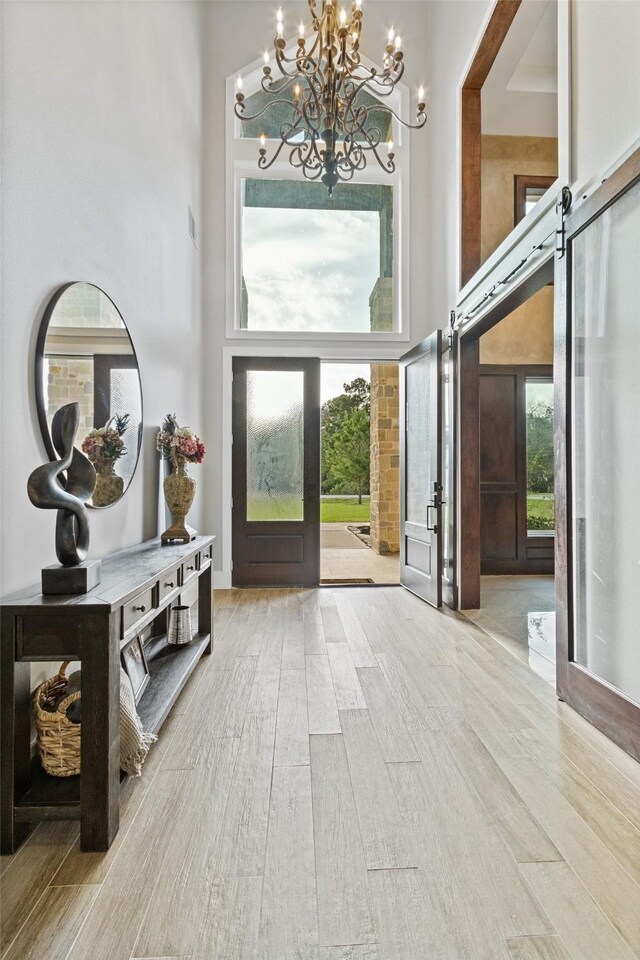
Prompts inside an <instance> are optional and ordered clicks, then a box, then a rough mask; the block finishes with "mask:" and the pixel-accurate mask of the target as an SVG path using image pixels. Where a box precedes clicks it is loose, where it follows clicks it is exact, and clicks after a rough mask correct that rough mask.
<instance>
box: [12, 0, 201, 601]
mask: <svg viewBox="0 0 640 960" xmlns="http://www.w3.org/2000/svg"><path fill="white" fill-rule="evenodd" d="M202 21H203V10H202V8H201V5H200V4H198V3H191V2H163V3H160V2H127V3H109V2H99V0H96V2H91V3H76V2H63V0H59V2H56V3H48V2H37V0H34V2H30V3H22V2H15V3H14V2H4V3H3V4H2V214H1V216H2V220H1V228H2V264H1V279H2V303H1V312H2V344H1V346H2V360H1V363H2V367H1V373H2V393H1V403H2V406H1V447H0V452H1V466H2V471H1V472H2V485H1V488H0V490H1V495H2V500H1V515H0V519H1V529H2V537H1V539H2V552H1V576H2V592H3V593H6V592H8V591H11V590H14V589H18V588H21V587H23V586H27V585H29V584H31V583H34V582H37V581H38V580H39V578H40V568H41V567H42V566H44V565H46V564H49V563H53V562H55V559H56V558H55V552H54V545H53V543H54V524H55V514H54V512H52V511H42V510H36V509H35V508H34V507H32V506H31V504H30V503H29V501H28V499H27V493H26V482H27V477H28V475H29V473H30V472H31V471H32V470H33V468H34V467H35V466H37V465H38V464H39V463H41V462H42V461H43V460H45V459H46V455H45V451H44V446H43V443H42V441H41V439H40V434H39V430H38V424H37V419H36V411H35V403H34V389H33V373H32V369H33V356H34V346H35V340H36V334H37V330H38V325H39V321H40V318H41V315H42V312H43V310H44V307H45V305H46V303H47V301H48V299H49V297H50V296H51V294H52V293H53V292H54V290H55V289H56V288H57V287H58V286H59V285H61V284H62V283H65V282H67V281H69V280H86V281H90V282H92V283H95V284H97V285H98V286H100V287H102V288H103V289H104V290H106V292H107V293H108V294H109V295H110V296H111V297H112V298H113V300H114V301H115V303H116V304H117V305H118V307H119V308H120V311H121V312H122V315H123V317H124V319H125V321H126V322H127V324H128V326H129V330H130V332H131V336H132V339H133V342H134V344H135V347H136V350H137V354H138V358H139V361H140V364H141V372H142V387H143V394H144V418H145V424H146V425H147V426H146V430H145V437H144V444H143V451H142V456H141V461H140V464H139V466H138V470H137V473H136V476H135V478H134V480H133V482H132V484H131V486H130V488H129V490H128V492H127V494H126V496H125V497H124V498H123V500H122V501H121V502H120V503H118V504H117V505H115V506H113V507H111V508H109V509H107V510H93V511H91V512H90V524H91V549H90V553H91V555H92V556H94V557H99V556H102V555H104V554H107V553H110V552H111V551H113V550H116V549H118V548H120V547H124V546H128V545H130V544H132V543H135V542H137V541H140V540H141V539H143V538H146V537H149V536H154V535H155V534H156V532H157V527H156V516H157V500H158V479H157V477H158V463H157V454H156V453H155V448H154V442H153V426H154V425H157V424H158V423H159V421H160V420H161V419H162V417H163V416H164V415H165V414H166V413H167V412H174V411H175V412H176V413H177V414H178V416H179V418H180V419H181V420H182V421H184V422H187V423H189V424H190V425H191V426H192V427H193V428H194V429H198V430H200V429H201V430H202V431H203V436H204V438H205V440H209V436H208V433H207V431H206V430H205V429H204V424H203V420H202V407H201V396H200V380H201V378H200V373H201V366H200V364H201V350H200V340H201V286H200V285H201V265H200V263H201V251H198V250H196V249H195V248H194V246H193V244H192V242H191V239H190V237H189V234H188V229H187V226H188V220H187V209H188V206H189V205H190V206H191V208H192V210H193V211H194V214H195V216H196V218H197V220H198V221H199V226H201V221H202V217H201V215H200V214H201V195H200V194H201V157H202V117H203V104H202ZM197 469H198V468H194V472H195V470H197ZM203 500H204V489H203V485H202V484H201V485H200V491H199V494H198V498H197V500H196V504H195V506H194V511H193V519H194V520H195V522H196V525H197V524H199V523H201V520H202V503H203Z"/></svg>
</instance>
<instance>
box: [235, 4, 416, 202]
mask: <svg viewBox="0 0 640 960" xmlns="http://www.w3.org/2000/svg"><path fill="white" fill-rule="evenodd" d="M307 2H308V4H309V10H310V11H311V21H312V27H313V37H312V39H311V41H310V42H309V48H308V49H307V41H306V38H305V27H304V24H303V23H301V24H300V28H299V35H298V44H297V49H296V50H295V53H293V54H292V55H291V56H288V55H287V53H286V49H285V48H286V42H285V39H284V21H283V16H282V10H278V13H277V18H276V37H275V41H274V47H275V62H276V67H277V69H278V71H279V73H280V75H279V76H277V77H274V76H273V74H272V71H271V66H270V62H269V61H270V58H269V54H268V53H265V55H264V66H263V68H262V80H261V88H262V90H263V91H264V93H265V94H267V95H268V96H269V98H270V99H269V102H268V103H267V104H266V106H264V107H262V109H260V110H259V111H258V112H257V113H255V114H254V115H253V116H249V115H248V114H247V113H246V103H245V95H244V93H243V90H242V78H241V77H238V80H237V83H236V103H235V107H234V112H235V115H236V117H238V119H240V120H245V121H253V120H257V119H258V118H260V117H262V116H263V115H264V114H265V113H267V112H268V111H269V110H271V109H272V108H273V107H276V105H278V104H280V105H284V106H285V107H287V108H289V109H288V110H287V116H288V119H285V120H284V121H283V122H282V123H281V124H280V130H279V137H280V143H279V144H278V146H277V148H276V150H275V152H274V154H273V156H272V157H271V159H268V158H267V148H266V136H265V135H264V134H262V135H261V137H260V149H259V159H258V167H259V168H260V169H261V170H268V169H269V167H270V166H272V164H273V163H275V161H276V160H277V159H278V157H279V156H280V153H281V152H282V150H283V149H284V148H290V152H289V162H290V163H291V165H292V166H294V167H298V168H300V169H302V172H303V174H304V176H305V177H306V178H307V179H308V180H318V179H320V180H321V181H322V183H324V184H325V186H326V187H327V189H328V191H329V195H331V194H332V192H333V188H334V187H335V185H336V184H337V183H338V182H339V181H340V180H343V181H348V180H351V179H353V176H354V174H355V172H356V170H364V169H365V167H366V166H367V159H368V158H369V157H370V156H374V157H375V159H376V160H377V161H378V163H379V165H380V166H381V167H382V169H383V170H385V171H386V172H387V173H393V171H394V170H395V159H394V153H393V141H392V140H391V139H389V141H388V142H387V143H386V148H387V153H386V155H385V156H381V154H380V150H381V149H382V150H383V149H384V146H383V139H382V134H381V131H380V126H379V119H376V117H375V116H373V117H372V116H371V113H372V111H375V114H376V115H379V114H381V113H382V114H387V115H388V116H389V118H390V119H391V122H392V119H395V120H397V121H398V122H399V123H401V124H402V125H403V126H404V127H409V128H411V129H419V128H420V127H423V126H424V124H425V122H426V119H427V115H426V113H425V102H424V89H423V88H422V87H420V89H419V91H418V106H417V117H416V123H415V124H411V123H408V122H406V121H405V120H402V119H401V117H399V116H398V114H397V113H396V112H395V111H394V110H393V109H392V108H391V107H390V106H388V105H387V104H385V103H384V98H385V97H389V96H390V95H391V94H392V93H393V91H394V90H395V88H396V85H397V84H398V83H399V82H400V80H401V79H402V75H403V73H404V63H403V54H402V41H401V39H400V37H399V36H396V35H395V31H394V30H393V28H392V29H391V30H390V31H389V34H388V37H387V45H386V47H385V50H384V54H383V57H382V69H381V70H377V69H375V68H373V67H371V68H368V67H365V66H364V64H362V63H361V60H360V34H361V32H362V0H353V2H352V6H351V16H350V18H349V15H348V14H347V11H346V9H345V8H344V7H342V8H341V9H338V5H337V3H334V0H322V11H321V12H320V13H318V11H317V8H316V0H307ZM291 87H293V91H291ZM287 93H288V96H287V95H286V94H287ZM366 94H368V95H369V96H368V97H366V96H363V95H366ZM371 98H373V99H374V102H373V103H372V102H371ZM365 99H367V100H368V101H369V102H368V104H367V103H365V102H363V101H364V100H365ZM381 101H382V102H381Z"/></svg>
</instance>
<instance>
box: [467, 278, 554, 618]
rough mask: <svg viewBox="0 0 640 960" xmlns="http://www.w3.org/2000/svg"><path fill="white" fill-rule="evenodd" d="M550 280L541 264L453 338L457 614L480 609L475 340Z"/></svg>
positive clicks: (477, 344)
mask: <svg viewBox="0 0 640 960" xmlns="http://www.w3.org/2000/svg"><path fill="white" fill-rule="evenodd" d="M551 280H553V259H549V260H547V261H546V262H545V263H544V264H542V265H541V266H540V268H539V269H538V270H536V271H535V273H533V274H531V275H530V276H528V277H527V278H526V279H525V280H524V281H523V282H522V283H521V284H519V286H517V287H516V288H515V289H514V290H513V291H512V292H511V293H509V294H508V296H506V297H504V298H503V299H502V300H501V301H500V302H499V303H498V304H496V306H495V308H494V309H493V310H491V311H489V312H488V313H487V314H486V315H485V316H483V317H482V319H481V320H480V321H479V322H478V323H476V324H474V326H473V327H471V328H469V329H468V330H467V331H466V332H465V331H462V332H461V333H460V335H459V336H458V341H457V342H458V352H457V367H458V370H457V373H458V436H457V444H456V445H457V456H458V485H459V486H458V489H459V496H458V505H459V513H458V520H457V524H458V531H459V533H458V542H459V550H458V591H459V605H460V608H461V609H462V610H474V609H476V610H477V609H478V608H479V607H480V337H481V336H482V334H483V333H486V332H487V331H488V330H490V329H491V328H492V327H494V326H495V325H496V324H497V323H499V322H500V321H501V320H503V319H504V318H505V317H507V316H508V315H509V314H510V313H512V312H513V311H514V310H516V309H517V308H518V307H519V306H521V305H522V304H523V303H525V302H526V301H527V300H529V299H530V298H531V297H532V296H533V295H534V293H537V292H538V290H541V289H542V287H544V286H546V284H547V283H549V282H550V281H551Z"/></svg>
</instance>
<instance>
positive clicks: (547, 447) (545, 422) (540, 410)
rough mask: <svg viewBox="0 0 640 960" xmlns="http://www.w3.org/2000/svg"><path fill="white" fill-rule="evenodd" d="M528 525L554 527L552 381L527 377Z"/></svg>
mask: <svg viewBox="0 0 640 960" xmlns="http://www.w3.org/2000/svg"><path fill="white" fill-rule="evenodd" d="M526 390H527V396H526V404H527V527H528V530H529V533H532V532H534V533H535V532H538V531H542V530H544V531H549V530H553V529H554V526H555V517H554V503H553V382H552V381H551V380H541V379H533V378H531V379H528V380H527V387H526Z"/></svg>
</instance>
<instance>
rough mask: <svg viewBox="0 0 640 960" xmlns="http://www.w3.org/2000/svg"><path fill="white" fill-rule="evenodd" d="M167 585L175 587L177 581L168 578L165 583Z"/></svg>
mask: <svg viewBox="0 0 640 960" xmlns="http://www.w3.org/2000/svg"><path fill="white" fill-rule="evenodd" d="M165 587H175V583H174V582H173V580H168V581H167V582H166V583H165Z"/></svg>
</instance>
